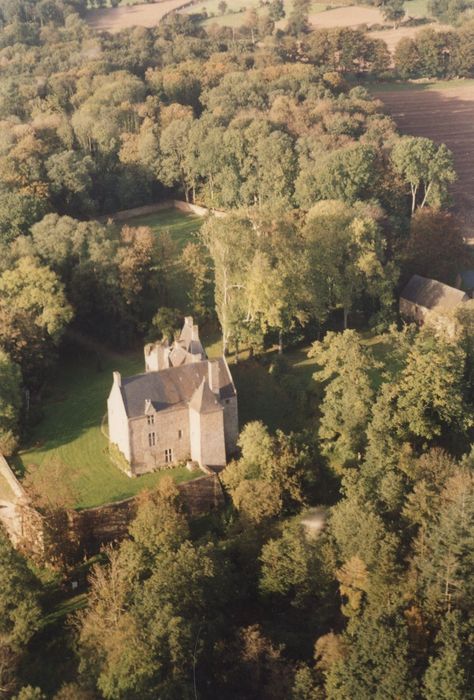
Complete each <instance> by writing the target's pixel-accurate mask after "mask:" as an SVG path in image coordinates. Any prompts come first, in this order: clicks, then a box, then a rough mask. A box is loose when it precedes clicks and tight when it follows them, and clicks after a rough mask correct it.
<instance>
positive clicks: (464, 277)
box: [459, 270, 474, 292]
mask: <svg viewBox="0 0 474 700" xmlns="http://www.w3.org/2000/svg"><path fill="white" fill-rule="evenodd" d="M459 276H460V278H461V289H463V290H464V291H465V292H467V291H471V289H474V270H464V271H463V272H460V273H459Z"/></svg>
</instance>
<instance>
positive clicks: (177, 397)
mask: <svg viewBox="0 0 474 700" xmlns="http://www.w3.org/2000/svg"><path fill="white" fill-rule="evenodd" d="M107 411H108V422H109V440H110V442H111V443H112V444H113V445H115V446H116V447H117V448H118V449H119V450H120V452H121V453H122V455H123V456H124V457H125V459H126V460H127V462H128V463H129V465H130V469H129V473H130V476H138V475H140V474H144V473H146V472H150V471H153V470H155V469H160V468H165V467H170V466H172V465H174V464H176V463H179V462H186V461H188V460H192V461H194V462H197V463H198V464H199V465H200V466H206V467H211V468H218V467H223V466H224V465H225V464H226V461H227V458H228V457H229V456H230V455H232V454H233V453H234V452H235V450H236V445H237V438H238V413H237V392H236V389H235V385H234V382H233V380H232V376H231V373H230V370H229V367H228V365H227V362H226V360H225V358H224V357H221V358H219V359H218V360H209V359H208V358H207V355H206V352H205V350H204V348H203V346H202V344H201V341H200V339H199V329H198V326H196V325H194V324H193V319H192V317H191V316H188V317H186V318H185V321H184V326H183V329H182V331H181V334H180V336H179V338H178V339H177V340H175V341H174V342H173V343H172V344H171V345H169V343H168V341H167V340H164V341H158V342H156V343H150V344H148V345H145V372H144V373H143V374H138V375H136V376H133V377H127V378H122V377H121V375H120V373H119V372H114V373H113V385H112V389H111V391H110V395H109V398H108V401H107Z"/></svg>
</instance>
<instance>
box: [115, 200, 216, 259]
mask: <svg viewBox="0 0 474 700" xmlns="http://www.w3.org/2000/svg"><path fill="white" fill-rule="evenodd" d="M203 221H204V219H203V217H201V216H195V215H194V214H183V213H182V212H180V211H179V210H178V209H162V210H161V211H158V212H155V213H154V214H145V215H144V216H135V217H134V218H133V219H128V220H127V221H120V222H117V224H116V226H118V227H120V228H121V227H122V226H149V227H150V228H151V230H152V231H154V232H155V233H161V232H163V231H168V232H169V234H170V236H171V238H172V240H173V242H174V243H175V244H176V248H177V252H180V251H181V250H182V249H183V248H184V246H185V245H186V243H189V241H191V240H193V238H194V235H195V233H196V231H198V230H199V228H200V227H201V225H202V223H203Z"/></svg>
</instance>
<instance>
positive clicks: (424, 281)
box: [400, 275, 468, 311]
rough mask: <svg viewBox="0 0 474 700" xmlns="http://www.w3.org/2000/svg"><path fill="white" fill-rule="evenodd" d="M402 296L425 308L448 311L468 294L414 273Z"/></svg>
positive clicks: (464, 299) (465, 298)
mask: <svg viewBox="0 0 474 700" xmlns="http://www.w3.org/2000/svg"><path fill="white" fill-rule="evenodd" d="M400 297H401V298H402V299H406V300H407V301H411V302H413V303H414V304H418V306H423V307H425V309H431V310H433V309H439V310H440V311H448V310H450V309H455V308H456V307H457V306H458V305H459V304H461V303H462V302H463V301H466V300H467V298H468V297H467V295H466V294H465V293H464V292H463V291H462V290H460V289H455V288H454V287H449V286H448V285H447V284H443V283H442V282H438V281H437V280H432V279H429V278H427V277H420V275H413V277H412V278H411V280H410V281H409V282H408V284H407V285H406V287H405V288H404V290H403V291H402V293H401V295H400Z"/></svg>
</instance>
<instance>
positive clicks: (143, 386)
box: [121, 358, 235, 418]
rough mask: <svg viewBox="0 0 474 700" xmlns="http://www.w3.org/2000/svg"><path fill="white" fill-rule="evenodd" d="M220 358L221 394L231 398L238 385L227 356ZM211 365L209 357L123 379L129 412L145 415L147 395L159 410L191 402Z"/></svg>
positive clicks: (124, 395) (123, 392)
mask: <svg viewBox="0 0 474 700" xmlns="http://www.w3.org/2000/svg"><path fill="white" fill-rule="evenodd" d="M216 361H217V362H218V363H219V397H220V398H221V399H228V398H231V397H233V396H235V388H234V385H233V382H232V379H231V377H230V373H229V370H228V368H227V364H226V362H225V360H224V358H220V359H219V360H216ZM208 366H209V363H208V361H207V360H202V361H201V362H194V363H191V364H189V365H181V366H180V367H169V368H168V369H162V370H160V371H159V372H146V373H145V374H137V375H135V376H133V377H127V378H124V379H122V385H121V392H122V398H123V402H124V406H125V410H126V412H127V416H128V417H129V418H137V417H138V416H143V415H144V411H145V400H146V399H149V400H150V401H151V402H152V404H153V407H154V409H155V410H156V411H163V410H167V409H173V408H183V407H185V406H187V405H188V404H189V402H190V401H191V399H192V397H193V395H194V394H195V392H196V390H197V389H199V387H200V386H201V384H202V381H203V379H207V377H208ZM206 383H207V382H206Z"/></svg>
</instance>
